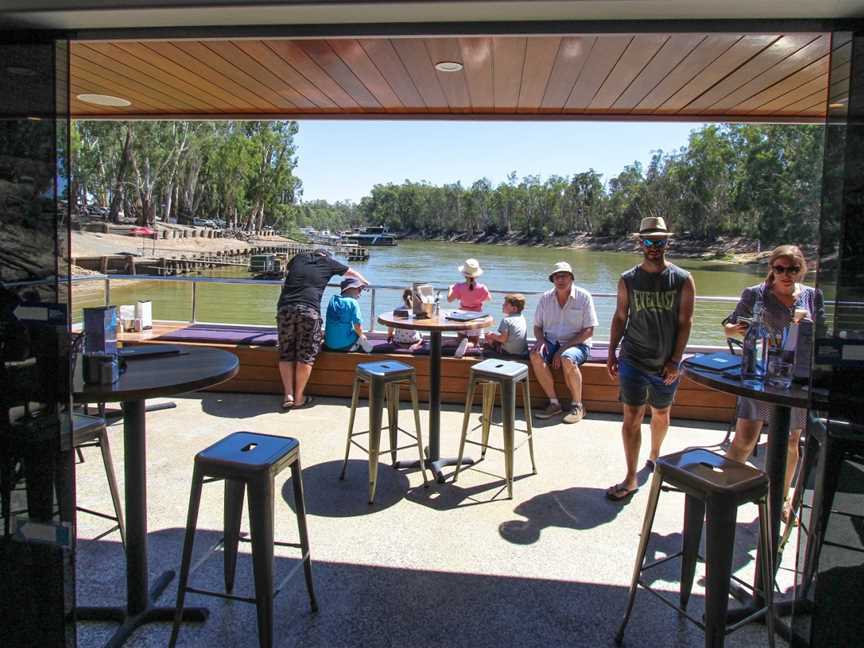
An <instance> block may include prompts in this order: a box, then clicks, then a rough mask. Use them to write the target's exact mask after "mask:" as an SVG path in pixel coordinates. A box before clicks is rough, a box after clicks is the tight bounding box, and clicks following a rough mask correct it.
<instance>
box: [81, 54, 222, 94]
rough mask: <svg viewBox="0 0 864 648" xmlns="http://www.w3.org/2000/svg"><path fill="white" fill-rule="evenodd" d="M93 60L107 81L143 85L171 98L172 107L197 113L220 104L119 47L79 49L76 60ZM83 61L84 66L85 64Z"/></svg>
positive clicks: (94, 65) (93, 64) (95, 68)
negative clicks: (120, 78)
mask: <svg viewBox="0 0 864 648" xmlns="http://www.w3.org/2000/svg"><path fill="white" fill-rule="evenodd" d="M79 57H80V58H81V59H82V60H83V61H89V62H90V64H92V66H93V70H94V71H96V70H98V71H99V74H100V76H101V77H103V78H105V79H106V80H110V79H116V78H117V77H122V78H123V79H125V83H126V84H127V85H133V86H135V85H140V86H143V87H145V88H150V89H151V90H154V91H156V92H159V93H160V94H161V95H162V96H163V97H165V98H170V103H171V105H179V106H181V107H182V108H183V109H192V110H195V111H207V110H214V109H215V108H216V106H217V105H218V102H217V101H216V100H214V99H213V98H212V97H210V96H208V95H198V94H197V93H195V92H192V91H190V90H189V86H188V85H186V84H184V83H183V82H182V80H180V79H177V78H175V77H173V76H171V75H166V74H165V73H164V72H162V71H160V70H159V69H158V68H155V67H153V66H152V65H150V64H149V63H147V62H146V61H142V60H141V59H139V58H137V57H135V56H133V55H131V54H129V53H127V52H126V51H125V49H124V48H122V47H120V46H119V45H111V44H107V43H103V44H100V45H98V46H97V45H83V46H82V47H81V48H80V49H77V50H76V56H75V57H73V60H74V59H75V58H79ZM83 61H82V65H84V63H83Z"/></svg>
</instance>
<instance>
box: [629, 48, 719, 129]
mask: <svg viewBox="0 0 864 648" xmlns="http://www.w3.org/2000/svg"><path fill="white" fill-rule="evenodd" d="M705 38H706V36H705V34H671V35H670V36H669V37H668V39H667V40H666V42H665V43H663V46H662V47H661V48H660V51H659V52H657V54H656V55H655V56H654V58H652V59H651V60H650V61H648V64H647V65H646V66H645V67H644V68H643V69H642V71H641V72H640V73H639V75H638V76H637V77H636V78H635V79H634V80H633V82H632V83H631V84H630V85H629V86H627V88H626V89H625V90H624V92H622V93H621V95H620V96H619V97H618V98H617V99H616V100H615V102H614V103H613V104H612V110H613V111H614V112H627V111H630V110H632V109H633V108H635V107H636V106H637V105H638V104H639V102H641V101H642V100H643V99H645V97H647V95H648V93H650V92H651V91H652V90H653V89H654V88H656V87H657V86H658V85H659V84H660V82H661V81H662V80H663V79H664V78H665V77H666V76H667V75H669V74H670V72H671V71H672V70H674V69H675V68H676V67H677V66H678V65H679V64H680V63H681V62H682V61H683V60H684V59H685V58H687V56H689V55H690V53H691V52H693V50H694V49H696V47H698V46H699V45H700V44H701V43H702V41H704V40H705Z"/></svg>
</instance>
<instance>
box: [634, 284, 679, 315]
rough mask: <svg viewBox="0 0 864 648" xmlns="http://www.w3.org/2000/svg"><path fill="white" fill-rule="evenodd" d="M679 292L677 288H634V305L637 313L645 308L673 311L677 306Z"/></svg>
mask: <svg viewBox="0 0 864 648" xmlns="http://www.w3.org/2000/svg"><path fill="white" fill-rule="evenodd" d="M677 294H678V293H677V291H675V290H665V291H662V292H659V291H658V292H655V291H647V290H634V291H633V307H634V309H635V311H636V312H637V313H638V312H640V311H643V310H659V311H671V310H673V309H674V308H675V296H676V295H677Z"/></svg>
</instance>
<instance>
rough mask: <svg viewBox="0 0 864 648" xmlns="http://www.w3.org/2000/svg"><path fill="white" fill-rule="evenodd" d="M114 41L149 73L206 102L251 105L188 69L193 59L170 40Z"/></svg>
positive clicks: (243, 107) (231, 106)
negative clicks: (143, 41)
mask: <svg viewBox="0 0 864 648" xmlns="http://www.w3.org/2000/svg"><path fill="white" fill-rule="evenodd" d="M114 45H115V46H116V47H117V49H120V50H123V51H124V52H126V53H127V54H129V55H130V56H134V57H135V58H136V59H138V60H140V61H141V62H142V63H144V64H146V65H148V66H149V68H148V69H149V70H150V71H151V72H150V74H151V76H154V77H155V78H159V79H164V81H165V83H166V84H168V85H170V86H172V87H179V88H181V89H183V90H184V91H186V92H191V93H193V94H195V95H196V96H199V97H201V99H203V100H205V101H206V102H207V103H209V104H212V105H214V106H217V107H223V108H222V109H225V110H238V111H243V110H247V109H249V108H251V107H252V105H253V104H251V103H250V102H248V101H244V100H243V99H242V98H240V97H238V96H237V95H236V94H234V93H233V92H228V91H227V90H226V88H225V86H224V84H217V83H213V82H212V81H210V80H209V79H207V78H206V77H204V76H203V75H201V74H199V73H198V72H197V71H196V70H195V69H190V68H189V67H188V66H189V65H192V64H193V61H191V60H190V58H189V56H187V55H186V54H185V53H184V52H183V51H182V50H180V49H178V48H177V47H176V46H175V45H174V44H173V43H168V42H162V41H152V42H147V43H136V42H125V41H118V42H116V43H114Z"/></svg>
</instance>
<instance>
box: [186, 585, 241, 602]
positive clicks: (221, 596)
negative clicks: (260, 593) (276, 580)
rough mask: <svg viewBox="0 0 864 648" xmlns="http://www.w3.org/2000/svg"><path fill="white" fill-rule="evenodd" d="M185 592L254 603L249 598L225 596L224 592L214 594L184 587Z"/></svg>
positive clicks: (234, 595) (210, 591)
mask: <svg viewBox="0 0 864 648" xmlns="http://www.w3.org/2000/svg"><path fill="white" fill-rule="evenodd" d="M184 589H185V590H186V591H187V592H192V593H193V594H203V595H204V596H215V597H217V598H223V599H228V600H231V601H242V602H243V603H255V602H256V601H255V599H254V598H253V597H250V596H237V595H236V594H226V593H225V592H216V591H213V590H205V589H199V588H197V587H190V586H188V585H187V586H186V587H185V588H184Z"/></svg>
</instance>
